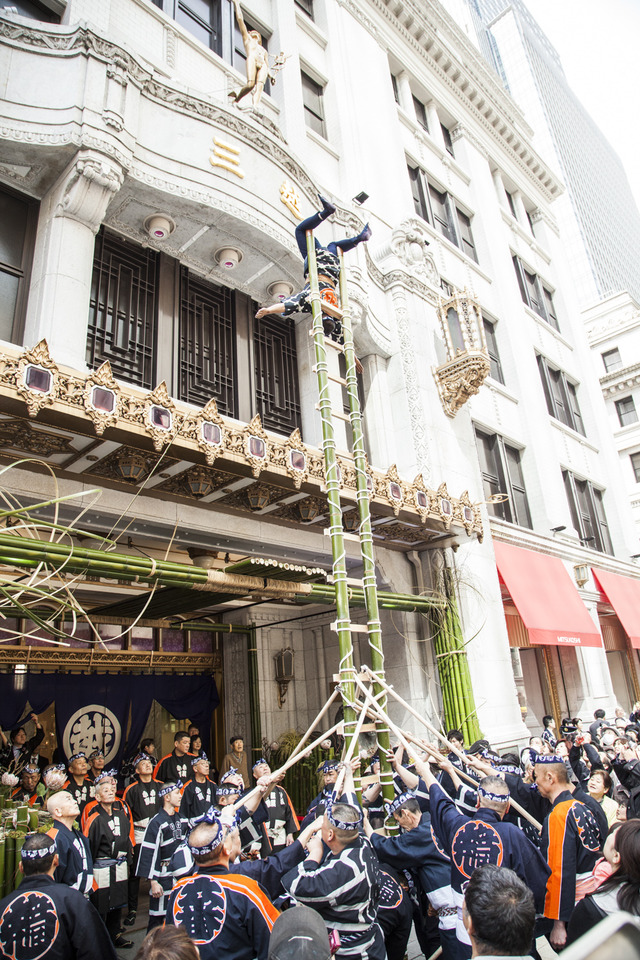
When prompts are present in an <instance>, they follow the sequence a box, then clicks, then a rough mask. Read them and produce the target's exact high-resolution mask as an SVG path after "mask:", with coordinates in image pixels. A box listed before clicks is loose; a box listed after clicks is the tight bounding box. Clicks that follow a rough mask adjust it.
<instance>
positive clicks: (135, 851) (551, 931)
mask: <svg viewBox="0 0 640 960" xmlns="http://www.w3.org/2000/svg"><path fill="white" fill-rule="evenodd" d="M637 721H640V704H637V705H636V708H634V712H633V713H632V714H631V716H630V717H629V716H621V717H616V718H614V719H613V720H612V721H611V722H608V721H607V718H606V717H605V715H604V711H601V710H598V711H596V714H595V716H594V720H593V722H592V723H591V724H590V725H589V728H588V729H586V730H585V729H584V728H583V723H582V721H581V720H580V719H579V718H574V719H573V720H570V721H566V722H563V725H562V727H561V730H560V731H559V732H558V733H557V734H556V731H555V727H554V723H553V719H552V718H550V717H545V719H544V730H543V731H542V732H541V736H533V737H531V739H530V742H529V745H528V746H527V747H525V749H524V750H523V751H522V753H521V754H520V755H518V754H517V753H509V754H503V755H499V754H498V753H497V752H496V751H494V750H493V749H492V748H491V746H490V744H489V743H488V742H487V741H485V740H480V741H478V742H477V743H475V744H471V745H469V746H465V744H464V742H463V736H462V734H461V732H460V731H457V730H451V731H449V733H448V735H447V737H448V740H449V742H450V744H451V752H450V753H449V754H448V755H443V754H440V753H439V752H438V750H437V748H436V747H435V746H434V745H432V744H428V743H425V744H424V749H423V750H420V749H418V748H415V750H413V749H412V753H413V754H414V755H412V756H408V755H407V754H406V753H405V751H404V750H403V748H402V746H398V747H397V748H396V749H395V750H394V751H392V752H391V753H390V754H389V757H388V759H389V762H390V765H391V768H392V773H393V783H394V792H395V797H394V799H393V800H392V801H390V802H389V801H387V802H385V801H384V800H383V796H382V793H383V791H382V784H381V782H380V776H379V774H380V761H379V758H378V757H377V756H376V757H373V758H372V759H371V760H370V761H369V767H368V769H367V771H366V772H367V773H368V777H367V778H366V780H365V784H366V785H365V786H363V787H362V790H361V791H358V792H357V791H356V785H355V779H354V778H355V777H357V776H358V775H359V774H361V773H363V772H364V769H363V763H365V762H364V761H363V762H361V761H360V760H356V761H353V762H351V763H341V762H339V761H337V760H327V761H325V762H324V763H323V764H322V765H321V768H320V769H319V775H320V777H321V781H322V782H321V788H320V791H319V793H318V795H317V796H316V797H315V798H314V799H313V800H312V801H311V803H310V804H309V807H308V809H307V811H306V814H305V815H304V817H303V819H302V822H301V823H299V822H298V818H297V816H296V813H295V811H294V809H293V805H292V804H291V801H290V799H289V797H288V795H287V793H286V791H285V790H284V788H283V787H282V785H281V780H282V777H281V776H279V775H277V774H275V775H274V774H272V772H271V770H270V767H269V764H268V763H267V762H266V760H265V759H264V758H260V759H259V760H258V761H257V762H256V763H255V764H253V766H252V769H251V771H249V769H248V766H249V765H248V763H247V758H246V754H245V752H244V743H243V740H242V738H241V737H232V739H231V744H230V751H229V753H228V754H227V755H226V756H225V758H224V760H223V762H222V763H221V764H220V773H219V775H218V776H217V777H216V778H214V777H212V776H211V773H212V771H211V765H210V763H209V760H208V758H207V756H206V754H205V753H204V752H203V751H202V747H201V743H200V741H199V736H198V731H197V730H195V729H193V728H192V729H190V730H181V731H178V732H177V733H176V735H175V740H174V749H173V750H172V752H171V753H170V754H168V755H167V756H166V757H163V758H160V759H158V758H156V757H155V754H154V749H153V746H154V745H153V743H152V742H151V741H148V740H146V741H143V743H142V744H141V745H140V746H141V749H140V752H139V754H138V755H137V756H135V757H134V758H133V759H132V761H131V762H130V764H129V765H128V767H127V770H126V776H125V777H124V779H126V780H128V781H129V782H128V783H127V784H126V785H125V786H124V789H123V786H122V780H123V777H122V775H121V774H122V771H121V772H120V774H119V773H118V772H116V771H115V770H105V769H104V766H105V764H104V756H101V752H100V751H95V752H93V753H92V755H91V756H90V757H86V756H85V755H84V754H82V753H77V754H75V755H74V756H72V757H69V759H68V764H67V765H66V766H63V765H50V766H49V767H47V768H46V769H45V771H44V774H43V779H44V785H45V788H46V789H45V792H44V793H43V792H42V791H40V792H39V791H38V786H39V784H38V781H39V778H40V770H39V767H38V766H37V765H35V764H34V763H33V758H32V757H31V756H30V755H29V751H28V749H25V746H26V745H27V744H29V743H30V744H33V740H34V738H31V741H28V740H27V738H26V735H25V736H24V738H23V737H22V736H20V735H17V736H15V737H14V736H12V738H11V742H10V743H9V744H8V746H7V749H8V750H9V751H10V753H7V757H8V759H9V762H10V763H11V764H12V766H13V770H14V771H16V772H19V773H20V776H21V783H20V784H19V785H18V786H16V789H15V791H14V792H15V794H16V797H17V798H18V799H21V800H24V801H25V802H27V803H29V804H31V805H41V804H44V805H46V808H47V810H48V812H49V814H50V815H51V817H52V820H53V825H52V827H51V828H50V829H49V830H48V832H47V833H41V832H35V833H31V834H28V835H27V837H26V839H25V841H24V845H23V847H22V850H21V868H20V869H21V870H22V873H23V875H24V876H23V880H22V882H21V884H20V886H19V888H18V890H17V891H15V892H14V893H11V894H9V895H8V896H6V897H5V898H4V899H3V900H2V901H1V902H0V957H11V958H14V960H27V958H32V957H35V956H37V957H39V958H40V957H42V958H49V960H74V958H78V960H84V958H86V960H88V958H91V960H102V958H104V960H114V958H115V957H116V956H117V954H116V950H118V951H120V950H125V951H126V950H131V949H132V947H133V942H132V941H131V940H130V939H129V934H128V928H130V927H132V926H133V925H134V924H135V923H136V917H137V911H138V905H139V899H140V884H141V880H142V879H145V880H146V881H148V894H149V900H148V922H147V936H146V938H145V940H144V941H143V943H142V946H141V947H140V949H139V951H138V953H137V957H138V958H141V960H151V958H153V960H161V958H162V960H165V958H166V960H168V958H171V960H183V958H184V960H191V958H194V957H198V956H199V957H200V958H202V960H213V958H216V960H219V958H221V957H224V958H227V957H228V958H229V960H254V958H257V960H271V958H274V960H286V958H288V957H293V956H294V953H295V954H296V955H297V956H300V953H301V952H302V953H303V954H304V956H305V958H307V960H316V958H317V960H329V958H330V956H331V955H334V956H336V957H337V958H338V960H360V958H364V957H367V958H370V960H384V958H385V956H387V957H388V958H389V960H403V957H404V956H405V953H406V950H407V944H408V941H409V937H410V935H411V932H412V929H415V933H416V937H417V940H418V943H419V945H420V949H421V950H422V952H423V953H424V956H425V958H430V957H432V956H433V955H434V954H435V953H436V951H438V950H440V951H441V955H442V957H443V960H467V958H471V957H476V956H483V955H484V956H488V955H490V956H496V957H500V956H511V957H518V956H519V957H525V956H533V957H536V956H537V955H538V954H537V952H536V940H537V938H538V937H540V936H546V937H547V939H548V940H549V942H550V944H551V945H552V947H553V948H554V949H555V950H556V951H561V950H562V949H563V948H564V946H565V945H567V944H569V943H572V942H573V941H574V940H576V939H577V938H578V937H579V936H581V935H582V934H583V933H584V932H586V931H588V930H589V929H591V928H592V927H593V926H594V925H595V924H596V923H598V922H599V921H600V920H601V919H602V918H603V917H605V916H607V915H608V914H611V913H613V912H615V911H617V910H620V909H623V910H626V911H628V912H630V913H632V914H635V915H640V818H638V817H637V816H636V814H637V813H638V811H637V809H636V804H637V803H638V795H639V794H640V746H639V745H638V744H639V737H640V725H639V726H636V722H637ZM22 732H23V733H24V731H22ZM14 733H17V732H16V731H14ZM36 739H37V733H36ZM20 764H22V768H21V769H20ZM216 781H217V782H216ZM391 820H393V821H395V826H396V828H397V829H395V830H393V831H385V830H384V824H385V821H386V822H387V824H388V823H389V822H390V821H391ZM532 821H533V822H532ZM536 822H537V824H538V825H539V829H538V826H536V825H535V824H536ZM287 918H288V919H287ZM302 941H304V944H305V946H304V949H302V947H301V942H302Z"/></svg>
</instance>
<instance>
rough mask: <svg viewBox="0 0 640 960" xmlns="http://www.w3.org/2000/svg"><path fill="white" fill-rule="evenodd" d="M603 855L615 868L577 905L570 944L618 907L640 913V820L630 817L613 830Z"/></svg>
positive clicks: (570, 932) (568, 941)
mask: <svg viewBox="0 0 640 960" xmlns="http://www.w3.org/2000/svg"><path fill="white" fill-rule="evenodd" d="M604 855H605V858H606V859H607V860H608V862H609V863H610V864H611V868H612V870H613V872H612V874H611V877H610V878H609V879H608V880H605V882H604V883H603V884H602V885H601V886H600V887H598V889H597V890H596V891H595V893H592V894H591V895H590V896H588V897H585V898H584V900H581V901H580V903H579V904H578V905H577V906H576V908H575V910H574V911H573V914H572V916H571V920H570V921H569V929H568V931H567V946H568V945H569V944H570V943H573V941H574V940H577V939H578V937H581V936H582V935H583V934H584V933H587V931H588V930H591V928H592V927H595V925H596V924H597V923H599V922H600V920H603V919H604V918H605V917H608V916H609V914H611V913H616V912H617V911H618V910H625V911H626V912H627V913H631V914H633V916H636V917H637V916H640V820H627V822H626V823H623V824H621V825H620V827H618V829H617V830H615V831H614V832H612V833H610V834H609V836H608V837H607V839H606V842H605V845H604Z"/></svg>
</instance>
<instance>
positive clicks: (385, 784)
mask: <svg viewBox="0 0 640 960" xmlns="http://www.w3.org/2000/svg"><path fill="white" fill-rule="evenodd" d="M339 257H340V307H341V309H342V334H343V342H344V358H345V362H346V381H347V396H348V398H349V419H350V422H351V430H352V434H353V441H352V446H353V459H354V465H355V470H356V501H357V504H358V518H359V529H358V534H359V537H360V551H361V555H362V569H363V577H362V586H363V590H364V597H365V604H366V609H367V627H368V633H369V650H370V654H371V664H372V667H373V670H374V672H375V673H380V674H382V675H384V653H383V650H382V624H381V622H380V610H379V607H378V587H377V582H376V562H375V557H374V553H373V533H372V531H371V511H370V509H369V489H368V487H367V455H366V451H365V447H364V431H363V429H362V416H361V413H360V398H359V397H358V377H357V372H356V354H355V349H354V344H353V331H352V327H351V311H350V309H349V293H348V287H347V273H346V270H345V268H344V256H343V253H342V250H340V249H339ZM373 683H374V687H373V689H374V691H375V693H376V694H380V693H383V692H384V691H383V688H382V687H381V686H380V684H378V683H376V681H375V680H374V681H373ZM380 706H381V708H382V712H383V714H385V715H386V710H387V701H386V694H385V695H384V697H383V699H382V702H381V704H380ZM376 733H377V738H378V746H379V749H380V782H381V784H382V796H383V797H384V799H385V801H386V802H388V803H389V802H391V800H393V797H394V789H393V772H392V770H391V766H390V764H389V761H388V759H387V751H388V750H389V728H388V726H387V725H386V723H385V722H384V721H382V722H381V721H378V723H377V724H376Z"/></svg>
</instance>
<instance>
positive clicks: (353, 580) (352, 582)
mask: <svg viewBox="0 0 640 960" xmlns="http://www.w3.org/2000/svg"><path fill="white" fill-rule="evenodd" d="M335 582H336V581H335V579H332V580H330V581H329V583H330V584H331V586H333V585H334V583H335ZM344 582H346V584H347V586H348V587H359V588H361V587H362V579H359V578H358V577H347V578H346V581H344Z"/></svg>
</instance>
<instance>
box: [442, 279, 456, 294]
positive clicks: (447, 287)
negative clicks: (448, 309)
mask: <svg viewBox="0 0 640 960" xmlns="http://www.w3.org/2000/svg"><path fill="white" fill-rule="evenodd" d="M440 289H441V290H442V292H443V293H444V295H445V297H452V296H453V287H452V286H451V284H450V283H447V281H446V280H443V279H442V277H441V278H440Z"/></svg>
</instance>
